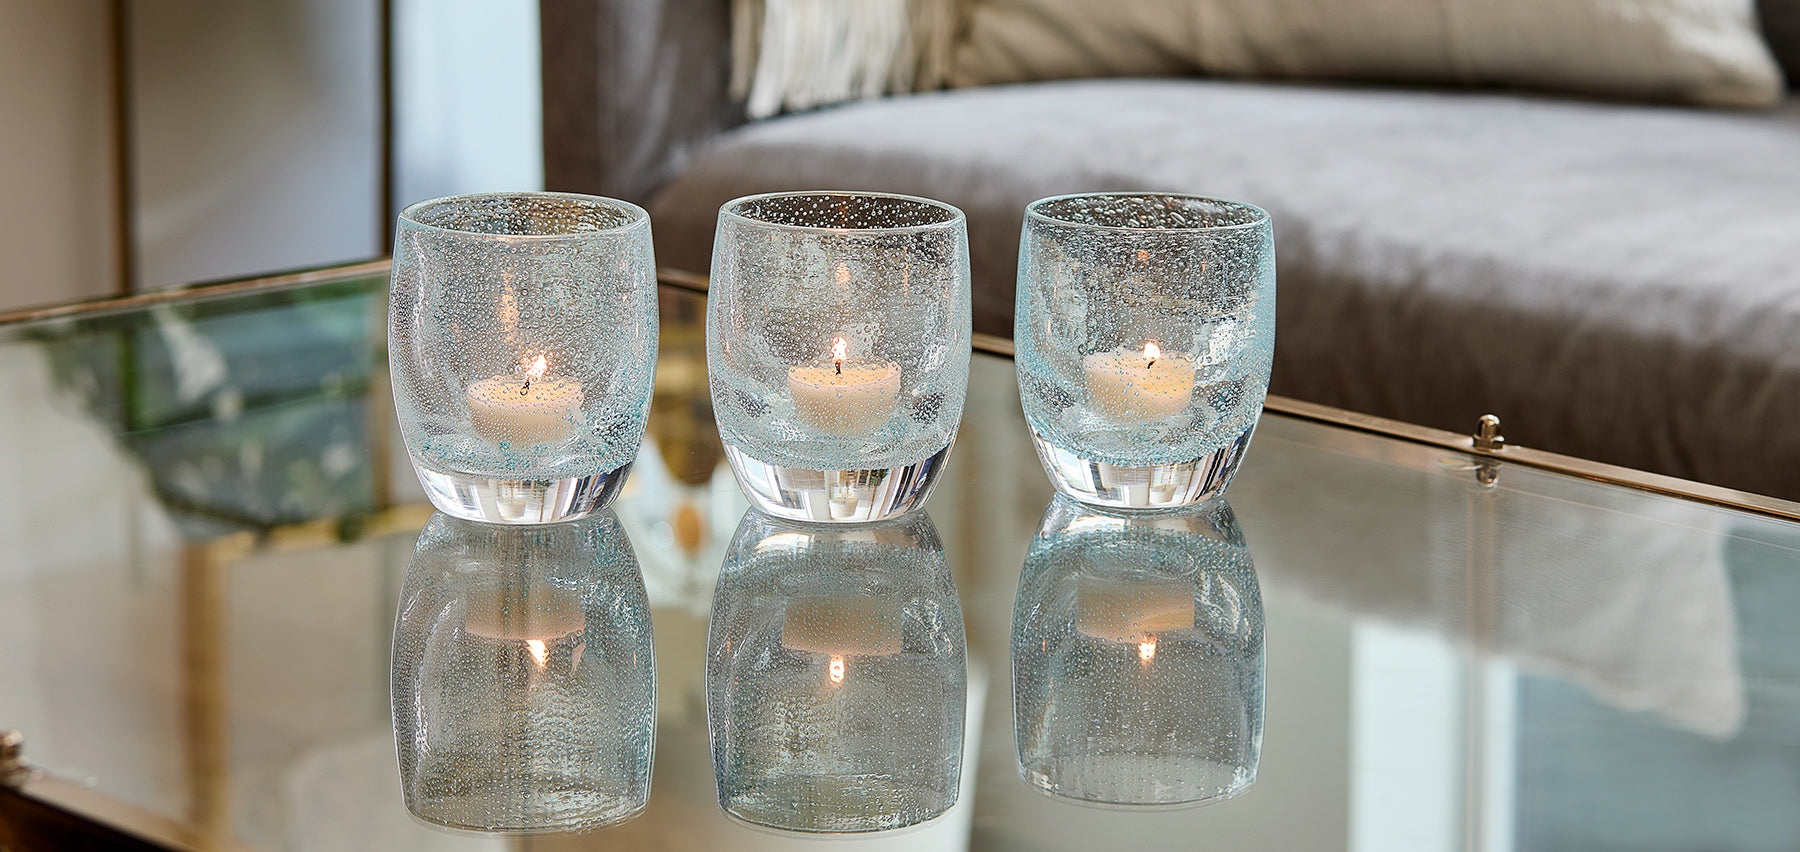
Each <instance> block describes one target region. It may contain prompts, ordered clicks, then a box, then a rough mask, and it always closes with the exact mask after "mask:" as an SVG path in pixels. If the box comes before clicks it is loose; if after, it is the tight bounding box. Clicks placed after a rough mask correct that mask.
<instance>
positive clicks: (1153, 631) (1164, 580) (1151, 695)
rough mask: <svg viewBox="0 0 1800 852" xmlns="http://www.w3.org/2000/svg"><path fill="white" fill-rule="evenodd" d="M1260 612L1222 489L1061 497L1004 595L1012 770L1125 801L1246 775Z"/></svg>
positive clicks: (1163, 803) (1256, 740) (1166, 796)
mask: <svg viewBox="0 0 1800 852" xmlns="http://www.w3.org/2000/svg"><path fill="white" fill-rule="evenodd" d="M1263 624H1264V622H1263V608H1262V594H1261V590H1260V588H1259V587H1258V584H1257V579H1256V570H1255V568H1254V566H1253V565H1252V562H1251V559H1250V551H1249V548H1248V547H1246V546H1245V544H1244V538H1243V535H1242V533H1240V532H1239V530H1238V526H1237V522H1236V519H1235V518H1234V517H1233V515H1232V512H1231V507H1230V505H1228V504H1227V503H1226V502H1225V501H1223V500H1218V501H1214V502H1212V503H1209V504H1207V505H1205V506H1200V507H1195V508H1192V509H1189V510H1187V511H1183V512H1168V513H1156V514H1149V513H1143V512H1138V513H1131V514H1126V513H1115V512H1110V511H1109V510H1101V509H1093V508H1089V507H1086V506H1083V505H1081V504H1079V503H1076V502H1074V501H1072V500H1069V499H1068V498H1066V497H1057V498H1056V499H1055V500H1054V501H1053V502H1052V503H1051V505H1050V508H1049V509H1048V511H1046V512H1045V513H1044V520H1043V523H1042V524H1041V525H1040V526H1039V528H1038V533H1037V536H1036V537H1035V539H1034V540H1033V541H1032V543H1031V550H1030V552H1029V554H1028V555H1027V556H1026V557H1025V568H1024V571H1023V572H1022V574H1021V576H1020V578H1019V590H1018V597H1017V598H1016V599H1015V601H1014V606H1013V629H1012V661H1013V726H1014V729H1013V730H1014V737H1015V740H1016V743H1017V746H1018V757H1019V771H1020V774H1021V776H1022V777H1023V778H1024V779H1025V782H1026V783H1027V784H1030V785H1031V786H1032V787H1034V788H1037V789H1038V790H1041V791H1043V792H1045V793H1049V794H1051V795H1054V796H1058V797H1061V798H1066V799H1072V800H1075V801H1080V802H1085V803H1089V804H1096V805H1114V806H1127V807H1178V806H1191V805H1199V804H1204V803H1206V802H1210V801H1217V800H1219V799H1223V798H1229V797H1231V796H1234V795H1237V794H1238V793H1240V792H1243V791H1244V790H1245V789H1248V788H1249V786H1250V785H1251V784H1252V783H1253V782H1254V781H1255V779H1256V768H1257V763H1258V762H1259V759H1260V756H1261V754H1262V730H1263Z"/></svg>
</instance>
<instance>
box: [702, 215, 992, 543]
mask: <svg viewBox="0 0 1800 852" xmlns="http://www.w3.org/2000/svg"><path fill="white" fill-rule="evenodd" d="M969 323H970V314H969V248H968V235H967V232H966V230H965V227H964V222H963V214H962V211H960V210H957V209H956V208H954V207H951V206H950V205H948V204H943V203H941V202H937V201H930V200H927V199H923V198H912V197H908V196H902V195H881V194H875V193H851V192H798V193H778V194H773V195H758V196H751V197H748V198H740V199H738V200H736V201H732V202H729V203H727V204H726V205H725V206H724V207H723V208H722V209H721V210H720V211H719V224H718V231H717V236H716V238H715V243H714V247H713V266H712V278H711V290H710V292H709V294H708V304H707V322H706V343H707V358H706V361H707V372H708V374H709V377H710V380H711V384H712V397H713V412H714V416H715V417H716V418H717V420H718V425H719V435H720V438H721V439H722V440H723V442H724V445H725V454H726V457H727V459H729V461H730V462H731V469H732V472H733V473H734V474H736V476H737V481H738V484H739V486H740V487H742V488H743V490H744V493H745V494H746V495H747V496H748V497H749V498H750V500H751V502H753V503H754V504H755V505H756V507H757V508H758V509H761V510H762V511H764V512H767V513H769V514H772V515H777V516H780V517H786V518H792V519H796V520H806V521H817V522H851V523H862V522H869V521H877V520H881V519H884V518H890V517H894V516H897V515H900V514H903V513H905V512H908V511H911V510H912V509H915V508H917V507H918V506H920V505H923V503H924V501H925V499H926V497H927V496H929V494H930V493H931V488H932V486H933V485H934V484H935V483H936V482H937V478H938V475H939V473H940V472H941V470H942V468H943V465H944V461H945V459H946V458H947V457H948V455H949V453H950V445H951V443H952V442H953V441H954V440H955V438H956V430H957V426H958V425H959V422H960V420H961V417H962V407H963V399H964V395H965V394H966V392H967V388H968V380H969V338H970V326H969Z"/></svg>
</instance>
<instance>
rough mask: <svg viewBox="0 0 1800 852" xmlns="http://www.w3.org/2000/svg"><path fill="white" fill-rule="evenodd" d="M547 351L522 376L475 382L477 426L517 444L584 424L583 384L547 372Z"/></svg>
mask: <svg viewBox="0 0 1800 852" xmlns="http://www.w3.org/2000/svg"><path fill="white" fill-rule="evenodd" d="M547 367H548V365H547V362H546V360H545V358H544V356H542V355H539V356H538V357H537V360H536V361H535V362H533V363H532V364H531V366H530V367H529V368H528V369H527V370H526V371H525V373H524V374H523V375H518V376H495V377H493V378H491V379H482V380H481V381H478V382H476V383H474V384H472V385H469V391H468V397H469V419H470V420H471V421H472V425H473V426H474V427H475V431H477V432H480V433H481V434H483V435H486V436H488V437H489V438H492V439H494V440H496V441H505V442H507V443H511V444H543V443H550V442H553V441H560V440H563V439H565V438H567V437H569V436H570V435H571V434H574V432H575V430H576V429H577V428H579V426H580V423H579V415H580V413H581V404H582V393H581V384H580V383H579V382H576V381H575V380H574V379H569V378H564V377H562V376H546V375H544V372H545V370H546V369H547Z"/></svg>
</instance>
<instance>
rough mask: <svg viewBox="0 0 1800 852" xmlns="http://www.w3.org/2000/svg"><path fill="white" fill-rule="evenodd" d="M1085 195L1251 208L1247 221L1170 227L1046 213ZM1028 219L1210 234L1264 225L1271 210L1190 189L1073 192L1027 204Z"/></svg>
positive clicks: (1103, 227)
mask: <svg viewBox="0 0 1800 852" xmlns="http://www.w3.org/2000/svg"><path fill="white" fill-rule="evenodd" d="M1082 198H1174V199H1180V200H1182V201H1201V202H1205V203H1208V204H1217V205H1220V206H1223V207H1227V208H1232V209H1235V210H1243V211H1248V212H1249V213H1250V214H1251V215H1250V218H1249V219H1248V220H1246V221H1243V222H1233V223H1230V224H1224V225H1194V226H1169V227H1140V226H1136V225H1102V224H1098V223H1095V222H1076V221H1073V220H1070V219H1064V218H1061V217H1058V216H1055V215H1052V214H1050V213H1046V212H1044V208H1045V207H1048V206H1050V205H1052V204H1055V203H1057V202H1061V201H1072V200H1075V199H1082ZM1025 219H1026V221H1027V222H1034V221H1035V222H1044V223H1048V224H1052V225H1060V226H1062V227H1065V228H1081V229H1086V230H1094V231H1116V232H1119V233H1132V232H1137V233H1146V234H1150V233H1196V234H1200V233H1210V232H1218V231H1236V230H1242V229H1247V228H1260V227H1262V226H1264V225H1267V224H1269V221H1270V217H1269V211H1267V210H1264V209H1262V208H1261V207H1258V206H1256V205H1254V204H1250V203H1247V202H1243V201H1232V200H1230V199H1227V198H1216V197H1214V196H1210V195H1195V194H1192V193H1186V192H1071V193H1066V194H1063V195H1052V196H1049V197H1047V198H1040V199H1038V200H1036V201H1033V202H1031V203H1030V204H1027V205H1025Z"/></svg>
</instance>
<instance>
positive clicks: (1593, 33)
mask: <svg viewBox="0 0 1800 852" xmlns="http://www.w3.org/2000/svg"><path fill="white" fill-rule="evenodd" d="M966 15H967V18H966V27H967V29H966V31H965V34H964V36H963V38H962V40H961V41H960V43H959V44H958V45H957V47H956V52H955V55H954V62H953V65H952V68H951V74H950V80H951V83H952V84H953V85H958V86H973V85H987V84H993V83H1015V82H1024V81H1028V80H1047V79H1060V78H1069V77H1096V76H1153V75H1167V74H1182V73H1203V74H1216V75H1224V76H1240V77H1295V78H1317V79H1340V80H1370V81H1393V82H1419V83H1459V84H1470V85H1497V86H1519V87H1526V88H1535V89H1548V90H1556V91H1567V92H1581V93H1586V94H1593V95H1603V96H1607V97H1617V98H1632V99H1645V100H1658V101H1678V102H1686V103H1697V104H1706V105H1710V106H1734V107H1748V106H1766V105H1769V104H1772V103H1774V102H1775V101H1777V100H1779V99H1780V97H1781V91H1782V89H1781V77H1780V72H1779V70H1778V68H1777V67H1776V64H1775V61H1774V59H1773V58H1772V57H1771V56H1770V55H1769V51H1768V48H1767V47H1766V46H1765V45H1764V44H1763V41H1762V39H1761V37H1760V36H1759V35H1758V31H1757V28H1756V24H1755V21H1754V12H1753V8H1752V0H974V2H973V3H972V5H971V7H970V8H968V9H967V11H966Z"/></svg>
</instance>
